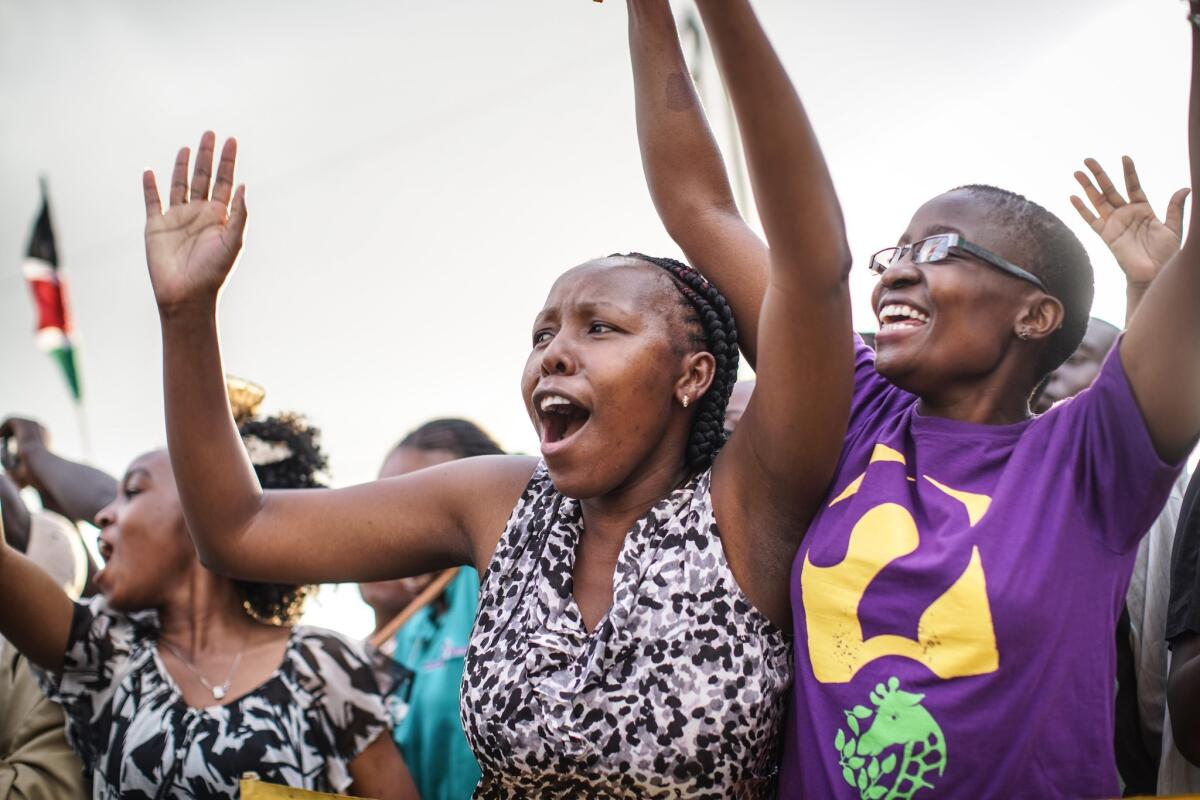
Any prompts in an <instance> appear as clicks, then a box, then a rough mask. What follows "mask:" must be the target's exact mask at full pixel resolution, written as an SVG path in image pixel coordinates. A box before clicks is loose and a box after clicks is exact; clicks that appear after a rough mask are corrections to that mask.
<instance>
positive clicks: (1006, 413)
mask: <svg viewBox="0 0 1200 800" xmlns="http://www.w3.org/2000/svg"><path fill="white" fill-rule="evenodd" d="M1027 372H1028V369H1027V368H1026V362H1025V360H1023V359H1017V358H1012V357H1010V358H1005V359H1003V360H1002V361H1001V362H1000V363H999V364H997V365H996V367H995V368H994V369H992V370H990V371H989V372H987V373H986V374H985V375H983V376H982V377H978V378H973V379H966V380H963V379H960V380H957V381H946V382H944V383H943V384H942V385H940V386H937V387H935V388H933V389H932V390H930V391H919V392H917V393H916V394H917V395H918V396H919V397H920V405H919V406H918V410H919V411H920V413H921V414H922V415H924V416H927V417H942V418H945V419H952V420H956V421H958V422H973V423H976V424H981V425H1009V424H1012V423H1014V422H1021V421H1022V420H1025V419H1028V418H1029V417H1030V411H1029V398H1030V395H1032V394H1033V390H1032V389H1031V388H1029V387H1030V380H1031V379H1030V376H1029V375H1028V374H1027Z"/></svg>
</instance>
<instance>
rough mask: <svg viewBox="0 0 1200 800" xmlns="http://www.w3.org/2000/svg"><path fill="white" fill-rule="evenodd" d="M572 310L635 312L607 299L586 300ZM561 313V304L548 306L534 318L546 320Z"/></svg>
mask: <svg viewBox="0 0 1200 800" xmlns="http://www.w3.org/2000/svg"><path fill="white" fill-rule="evenodd" d="M572 310H575V311H582V312H583V313H585V314H587V313H590V312H594V311H600V310H609V311H615V312H617V313H620V314H631V313H634V312H632V311H630V310H629V309H628V308H625V307H624V306H620V305H617V304H616V303H610V302H609V301H607V300H584V301H582V302H580V303H575V304H574V305H573V309H572ZM561 315H562V307H561V306H547V307H546V308H543V309H542V310H541V311H539V312H538V314H537V316H536V317H534V318H533V319H534V322H540V321H542V320H545V319H546V318H547V317H558V316H561Z"/></svg>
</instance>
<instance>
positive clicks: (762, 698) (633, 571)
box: [462, 464, 792, 800]
mask: <svg viewBox="0 0 1200 800" xmlns="http://www.w3.org/2000/svg"><path fill="white" fill-rule="evenodd" d="M709 483H710V473H709V472H705V473H703V474H702V475H699V476H697V477H696V478H693V479H692V480H691V481H689V482H688V483H687V484H686V485H684V486H683V487H681V488H679V489H677V490H675V491H674V492H673V493H672V494H671V495H670V496H669V497H667V498H665V499H663V500H661V501H659V503H658V504H657V505H655V506H654V508H652V509H651V510H650V512H649V513H648V514H647V515H646V516H645V517H643V518H642V519H640V520H639V521H638V522H637V523H636V524H635V525H634V527H633V529H632V530H631V531H630V532H629V534H628V536H627V538H626V540H625V544H624V547H623V549H622V551H621V554H620V557H619V559H618V562H617V567H616V572H615V575H614V577H613V604H612V608H611V609H610V610H609V612H608V614H607V615H606V616H605V617H604V618H603V619H602V620H601V621H600V623H599V624H598V625H597V626H596V628H595V630H594V631H593V632H591V633H588V632H587V631H586V630H585V628H584V626H583V622H582V618H581V616H580V612H579V607H578V606H577V605H576V603H575V599H574V596H573V586H572V573H573V565H574V560H575V550H576V545H577V544H578V542H579V537H580V534H581V533H582V529H583V524H582V518H581V514H580V507H579V503H578V502H577V501H575V500H572V499H570V498H567V497H564V496H562V495H561V494H559V493H558V492H557V491H556V490H555V488H554V486H553V484H552V483H551V481H550V477H549V474H548V473H547V471H546V467H545V464H540V465H539V466H538V468H537V470H536V471H535V472H534V474H533V477H532V478H531V479H530V482H529V485H528V487H527V488H526V490H525V492H524V494H522V496H521V499H520V500H519V501H518V503H517V507H516V508H515V509H514V510H513V513H512V516H511V517H510V518H509V521H508V526H507V528H506V529H505V531H504V534H503V536H502V537H501V539H500V542H499V544H498V545H497V547H496V552H495V555H494V556H493V557H492V561H491V564H490V565H489V566H488V569H487V571H486V572H485V573H484V577H483V582H482V586H481V588H480V596H479V612H478V616H477V617H476V620H475V630H474V633H473V635H472V636H471V643H470V646H469V649H468V651H467V658H466V671H465V673H464V675H463V686H462V718H463V724H464V727H465V730H466V733H467V738H468V740H469V741H470V743H471V747H472V749H473V750H474V751H475V755H476V757H477V758H478V759H479V764H480V767H481V769H482V772H483V778H482V781H481V782H480V784H479V788H478V789H477V790H476V792H475V796H476V797H477V798H516V797H539V798H548V797H555V798H568V797H569V798H577V797H589V798H712V800H717V799H718V798H721V799H722V800H723V799H724V798H731V797H738V798H743V797H744V798H757V797H764V796H766V795H767V794H768V792H769V790H770V787H771V784H772V781H773V778H774V775H775V772H776V769H777V763H778V752H777V751H778V743H779V741H778V740H779V735H780V730H781V725H782V722H783V717H784V695H785V693H786V692H787V689H788V687H789V685H790V683H791V677H792V673H791V644H790V641H789V640H788V639H787V638H786V637H785V635H784V634H783V632H781V631H780V630H779V629H778V628H777V627H775V625H773V624H772V623H771V622H770V621H769V620H767V618H766V617H764V616H763V615H762V614H761V613H759V612H758V611H757V610H756V609H755V608H753V607H752V606H751V605H750V602H749V601H748V600H747V599H746V596H745V595H744V594H743V593H742V591H741V589H740V588H739V587H738V585H737V583H736V581H735V580H734V577H733V574H732V572H731V571H730V569H729V565H728V564H727V563H726V561H725V554H724V551H723V550H722V548H721V541H720V534H719V532H718V530H717V524H716V521H715V519H714V517H713V511H712V498H711V496H710V493H709Z"/></svg>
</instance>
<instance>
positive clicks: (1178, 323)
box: [1121, 2, 1200, 462]
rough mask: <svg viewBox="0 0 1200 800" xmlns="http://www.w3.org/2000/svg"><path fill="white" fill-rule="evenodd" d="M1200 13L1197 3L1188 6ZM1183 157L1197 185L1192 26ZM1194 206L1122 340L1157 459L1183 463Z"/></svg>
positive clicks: (1192, 385) (1189, 384)
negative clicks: (1175, 247)
mask: <svg viewBox="0 0 1200 800" xmlns="http://www.w3.org/2000/svg"><path fill="white" fill-rule="evenodd" d="M1190 5H1191V10H1192V13H1193V14H1195V13H1198V12H1200V2H1193V3H1191V4H1190ZM1190 27H1191V36H1192V58H1191V100H1190V105H1189V110H1188V153H1189V158H1190V161H1191V183H1192V190H1193V191H1195V189H1196V186H1197V185H1200V28H1197V27H1196V26H1195V25H1191V26H1190ZM1198 221H1200V220H1198V218H1197V210H1196V204H1195V203H1193V204H1192V210H1191V219H1190V223H1191V224H1190V225H1189V226H1188V235H1187V238H1186V239H1185V240H1184V243H1183V248H1182V249H1181V250H1180V251H1179V253H1178V254H1177V255H1176V256H1175V257H1174V258H1172V259H1171V260H1170V262H1168V263H1167V265H1166V267H1164V268H1163V271H1162V274H1160V275H1159V276H1158V278H1157V279H1156V280H1155V281H1154V283H1153V284H1151V286H1150V288H1149V289H1148V290H1147V291H1146V295H1145V298H1144V299H1143V300H1142V303H1141V306H1140V307H1139V309H1138V312H1137V313H1136V314H1134V316H1133V318H1132V319H1131V320H1130V321H1129V327H1128V332H1127V333H1126V335H1125V337H1124V338H1123V339H1122V340H1121V359H1122V361H1123V362H1124V365H1125V370H1126V373H1127V374H1128V375H1129V381H1130V383H1131V385H1132V386H1133V392H1134V395H1135V396H1136V398H1137V401H1138V406H1139V407H1140V408H1141V411H1142V415H1143V416H1144V417H1145V420H1146V424H1147V426H1148V427H1149V430H1150V436H1151V438H1152V439H1153V441H1154V446H1155V448H1156V449H1157V450H1158V453H1159V455H1160V456H1161V457H1162V458H1163V459H1165V460H1167V461H1170V462H1177V461H1181V460H1182V459H1183V458H1184V457H1185V456H1187V454H1188V452H1189V451H1190V450H1191V448H1192V445H1193V444H1194V443H1195V441H1196V437H1197V435H1198V434H1200V226H1198V225H1197V222H1198Z"/></svg>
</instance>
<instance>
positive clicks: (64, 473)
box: [0, 417, 117, 522]
mask: <svg viewBox="0 0 1200 800" xmlns="http://www.w3.org/2000/svg"><path fill="white" fill-rule="evenodd" d="M9 437H11V439H12V441H13V443H14V444H15V448H14V450H13V451H12V452H11V453H9V452H8V451H7V450H6V451H5V458H6V459H7V460H10V461H9V463H6V464H5V469H6V470H7V471H8V472H9V473H10V474H12V475H13V476H14V477H15V478H16V479H17V480H18V481H19V482H20V484H21V485H22V486H32V487H33V488H34V489H36V490H37V493H38V494H39V495H40V496H41V498H42V505H43V506H45V507H46V508H47V509H49V510H50V511H54V512H56V513H58V514H61V515H63V516H64V517H66V518H67V519H69V520H71V521H72V522H91V521H92V520H94V519H95V518H96V514H98V513H99V512H100V509H102V508H104V507H105V506H106V505H108V504H109V503H111V502H112V500H113V498H114V497H116V496H117V480H116V478H114V477H112V476H111V475H109V474H108V473H106V472H103V471H101V470H98V469H96V468H95V467H89V466H88V465H87V464H80V463H78V462H75V461H70V460H68V459H65V458H63V457H62V456H60V455H58V454H56V453H54V452H53V451H52V450H51V449H50V447H49V445H48V443H47V441H46V432H45V429H44V428H42V426H41V425H39V424H38V423H36V422H34V421H33V420H30V419H23V418H21V417H9V418H8V419H6V420H4V422H2V423H0V438H9Z"/></svg>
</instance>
